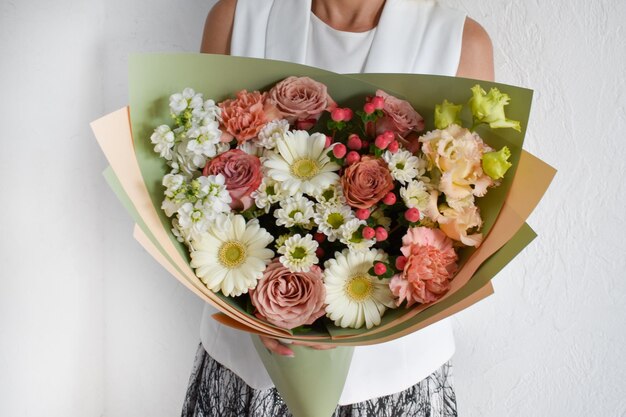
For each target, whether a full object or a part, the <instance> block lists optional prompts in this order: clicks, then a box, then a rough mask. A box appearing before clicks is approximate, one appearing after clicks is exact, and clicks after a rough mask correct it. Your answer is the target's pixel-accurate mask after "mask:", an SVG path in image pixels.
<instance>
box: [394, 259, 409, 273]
mask: <svg viewBox="0 0 626 417" xmlns="http://www.w3.org/2000/svg"><path fill="white" fill-rule="evenodd" d="M406 261H407V259H406V257H404V256H398V257H397V258H396V269H398V270H400V271H402V270H403V269H404V266H405V265H406Z"/></svg>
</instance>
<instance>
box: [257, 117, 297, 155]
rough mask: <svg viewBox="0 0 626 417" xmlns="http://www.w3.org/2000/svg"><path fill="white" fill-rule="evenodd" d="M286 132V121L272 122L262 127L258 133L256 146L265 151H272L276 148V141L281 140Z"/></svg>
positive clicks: (287, 123)
mask: <svg viewBox="0 0 626 417" xmlns="http://www.w3.org/2000/svg"><path fill="white" fill-rule="evenodd" d="M287 131H289V122H288V121H287V120H284V119H283V120H273V121H271V122H269V123H268V124H266V125H265V126H263V129H261V131H260V132H259V136H258V140H257V141H256V144H257V145H258V146H262V147H263V148H266V149H274V148H275V147H276V139H282V138H283V137H284V136H285V133H287Z"/></svg>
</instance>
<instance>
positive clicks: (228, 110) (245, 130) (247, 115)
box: [219, 90, 280, 143]
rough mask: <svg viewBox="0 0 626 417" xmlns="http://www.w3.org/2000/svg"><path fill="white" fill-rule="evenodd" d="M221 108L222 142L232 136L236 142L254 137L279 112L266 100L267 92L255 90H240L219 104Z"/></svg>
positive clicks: (278, 114) (227, 140)
mask: <svg viewBox="0 0 626 417" xmlns="http://www.w3.org/2000/svg"><path fill="white" fill-rule="evenodd" d="M219 107H220V109H221V110H222V116H221V117H222V128H223V129H224V130H225V132H224V133H223V134H222V139H221V140H222V142H230V141H231V140H233V138H235V139H237V142H238V143H242V142H245V141H247V140H250V139H252V138H254V137H256V136H257V135H258V133H259V131H260V130H261V128H262V127H263V126H264V125H265V124H267V123H269V122H271V121H272V120H274V119H276V118H278V117H279V116H280V113H279V112H278V110H276V107H274V105H273V104H271V103H270V102H269V101H267V93H259V92H258V91H255V92H253V93H248V92H247V91H246V90H242V91H240V92H238V93H237V98H236V99H228V100H226V101H223V102H221V103H220V104H219Z"/></svg>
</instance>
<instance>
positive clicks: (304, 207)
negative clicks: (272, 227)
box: [274, 194, 315, 228]
mask: <svg viewBox="0 0 626 417" xmlns="http://www.w3.org/2000/svg"><path fill="white" fill-rule="evenodd" d="M314 214H315V212H314V211H313V202H312V201H310V200H309V199H308V198H306V197H305V196H303V195H302V194H296V195H295V196H293V197H288V198H286V199H284V200H282V201H281V202H280V208H279V209H278V210H276V211H274V217H276V224H277V225H278V226H285V227H294V226H301V227H304V228H310V227H311V220H312V219H313V216H314Z"/></svg>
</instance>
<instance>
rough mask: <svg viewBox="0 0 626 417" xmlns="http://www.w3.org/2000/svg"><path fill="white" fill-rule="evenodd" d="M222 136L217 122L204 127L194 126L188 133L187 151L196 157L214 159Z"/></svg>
mask: <svg viewBox="0 0 626 417" xmlns="http://www.w3.org/2000/svg"><path fill="white" fill-rule="evenodd" d="M221 136H222V131H221V130H220V129H219V123H218V122H216V121H213V122H212V123H209V124H207V125H203V126H194V127H192V128H190V129H189V130H188V131H187V137H188V138H189V142H187V147H186V150H187V151H188V152H191V153H193V154H194V155H200V156H206V157H208V158H213V157H214V156H215V155H216V153H217V151H216V149H215V145H217V144H218V143H219V142H220V137H221Z"/></svg>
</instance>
